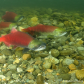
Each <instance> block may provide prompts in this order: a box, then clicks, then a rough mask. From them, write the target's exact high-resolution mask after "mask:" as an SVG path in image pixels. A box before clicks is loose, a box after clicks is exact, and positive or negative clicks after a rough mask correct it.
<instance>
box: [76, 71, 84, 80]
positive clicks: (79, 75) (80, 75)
mask: <svg viewBox="0 0 84 84" xmlns="http://www.w3.org/2000/svg"><path fill="white" fill-rule="evenodd" d="M76 77H77V79H79V80H81V79H84V70H77V71H76Z"/></svg>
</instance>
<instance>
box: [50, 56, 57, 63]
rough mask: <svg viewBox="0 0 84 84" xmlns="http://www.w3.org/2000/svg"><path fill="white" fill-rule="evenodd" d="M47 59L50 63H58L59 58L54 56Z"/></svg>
mask: <svg viewBox="0 0 84 84" xmlns="http://www.w3.org/2000/svg"><path fill="white" fill-rule="evenodd" d="M49 60H50V62H51V63H52V64H58V63H59V60H58V59H57V58H55V57H51V58H50V59H49Z"/></svg>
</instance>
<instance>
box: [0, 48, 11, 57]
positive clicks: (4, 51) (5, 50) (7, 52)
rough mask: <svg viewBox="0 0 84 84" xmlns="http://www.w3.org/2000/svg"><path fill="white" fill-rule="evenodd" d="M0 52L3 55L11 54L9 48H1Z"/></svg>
mask: <svg viewBox="0 0 84 84" xmlns="http://www.w3.org/2000/svg"><path fill="white" fill-rule="evenodd" d="M1 54H4V55H9V56H10V55H12V53H11V50H9V49H3V50H2V51H1Z"/></svg>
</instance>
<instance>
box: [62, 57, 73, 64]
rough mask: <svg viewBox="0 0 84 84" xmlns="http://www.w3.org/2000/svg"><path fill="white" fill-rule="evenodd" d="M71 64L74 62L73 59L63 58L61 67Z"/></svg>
mask: <svg viewBox="0 0 84 84" xmlns="http://www.w3.org/2000/svg"><path fill="white" fill-rule="evenodd" d="M73 62H74V60H73V59H71V58H65V59H64V60H63V62H62V63H63V65H70V64H72V63H73Z"/></svg>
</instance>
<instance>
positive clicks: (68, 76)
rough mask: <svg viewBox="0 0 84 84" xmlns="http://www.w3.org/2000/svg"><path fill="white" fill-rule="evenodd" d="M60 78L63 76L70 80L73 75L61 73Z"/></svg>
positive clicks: (64, 78)
mask: <svg viewBox="0 0 84 84" xmlns="http://www.w3.org/2000/svg"><path fill="white" fill-rule="evenodd" d="M58 78H62V80H70V78H71V75H70V74H68V73H67V74H60V75H58Z"/></svg>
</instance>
